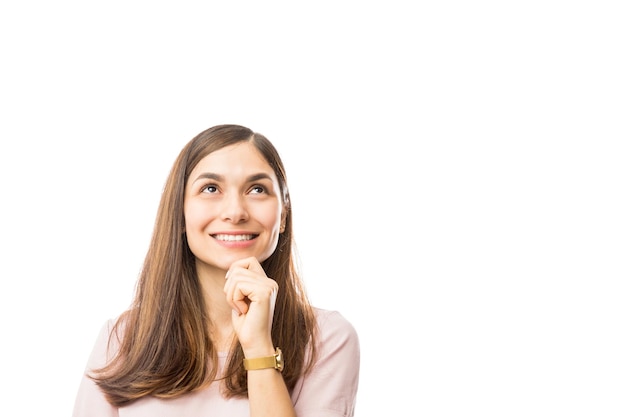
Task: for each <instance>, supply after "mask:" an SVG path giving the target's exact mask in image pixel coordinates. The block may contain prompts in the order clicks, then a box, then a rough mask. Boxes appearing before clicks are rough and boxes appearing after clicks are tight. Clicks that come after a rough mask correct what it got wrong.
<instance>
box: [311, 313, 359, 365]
mask: <svg viewBox="0 0 626 417" xmlns="http://www.w3.org/2000/svg"><path fill="white" fill-rule="evenodd" d="M313 311H314V313H315V317H316V320H317V327H318V334H317V336H318V337H317V339H318V340H317V342H318V346H319V347H320V348H321V350H323V351H326V352H328V353H330V352H332V351H335V350H347V351H350V352H352V353H353V354H358V351H359V337H358V334H357V331H356V329H355V328H354V326H353V325H352V323H351V322H350V321H349V320H348V319H346V318H345V317H344V316H343V315H342V314H341V313H340V312H339V311H336V310H326V309H321V308H316V307H314V308H313Z"/></svg>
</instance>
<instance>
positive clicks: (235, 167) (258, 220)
mask: <svg viewBox="0 0 626 417" xmlns="http://www.w3.org/2000/svg"><path fill="white" fill-rule="evenodd" d="M284 214H286V213H284V210H283V202H282V198H281V192H280V188H279V185H278V179H277V178H276V174H275V173H274V171H273V170H272V168H271V167H270V165H269V164H268V163H267V161H265V159H264V158H263V157H262V156H261V154H260V153H259V151H258V150H257V149H256V148H255V147H254V145H252V144H250V143H247V142H243V143H239V144H235V145H231V146H227V147H225V148H222V149H219V150H217V151H215V152H213V153H210V154H209V155H207V156H206V157H204V158H203V159H202V160H200V162H199V163H198V165H196V166H195V167H194V169H193V171H191V175H190V176H189V180H188V181H187V184H186V185H185V201H184V216H185V231H186V234H187V242H188V243H189V247H190V249H191V251H192V253H193V254H194V255H195V256H196V259H197V261H199V262H201V263H204V264H206V266H211V267H216V268H219V269H222V270H227V269H228V268H229V267H230V265H231V264H232V263H233V262H234V261H236V260H239V259H243V258H246V257H250V256H254V257H256V258H257V260H258V261H259V262H263V261H264V260H265V259H267V258H268V257H269V256H270V255H271V254H272V253H273V252H274V250H275V249H276V245H277V244H278V237H279V234H280V232H281V230H280V229H281V220H282V219H283V216H284Z"/></svg>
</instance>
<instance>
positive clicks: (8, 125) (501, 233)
mask: <svg viewBox="0 0 626 417" xmlns="http://www.w3.org/2000/svg"><path fill="white" fill-rule="evenodd" d="M212 3H213V4H212ZM216 3H217V2H185V1H181V2H169V3H166V2H136V1H123V2H122V1H112V2H89V1H80V2H79V1H73V2H72V1H66V0H62V1H54V2H53V1H50V2H44V1H38V2H36V1H32V2H3V4H2V5H1V6H0V47H1V50H0V53H1V55H2V64H1V65H0V72H1V78H0V117H1V122H0V141H1V144H0V192H1V195H2V204H1V208H0V210H1V216H0V240H1V243H2V255H1V256H2V258H1V261H0V278H1V279H0V285H1V293H0V294H1V295H0V301H1V303H0V308H1V311H0V313H1V320H2V322H1V323H0V324H1V325H2V342H1V347H0V349H1V352H0V353H1V354H0V360H1V361H2V363H0V365H1V366H0V369H2V381H3V383H2V384H3V388H2V390H0V396H1V397H2V398H1V400H2V401H1V407H2V408H3V409H5V410H6V409H9V410H10V409H12V407H17V408H16V409H15V410H14V411H12V412H10V413H8V412H6V411H2V412H0V413H1V414H3V415H11V416H35V415H54V416H67V415H70V414H71V410H72V405H73V401H74V396H75V392H76V389H77V387H78V382H79V380H80V376H81V373H82V371H83V367H84V365H85V362H86V360H87V356H88V354H89V352H90V350H91V346H92V344H93V342H94V341H95V337H96V334H97V332H98V330H99V328H100V326H101V324H102V323H103V322H104V320H106V319H108V318H109V317H112V316H114V315H117V314H118V313H119V312H121V310H123V309H124V308H126V307H127V306H128V304H129V303H130V300H131V297H132V293H133V289H134V283H135V279H136V277H137V275H138V272H139V268H140V266H141V262H142V260H143V256H144V252H145V250H146V248H147V244H148V241H149V238H150V234H151V231H152V224H153V221H154V215H155V211H156V207H157V204H158V200H159V197H160V192H161V187H162V186H163V183H164V181H165V177H166V176H167V173H168V171H169V169H170V167H171V164H172V162H173V161H174V159H175V157H176V155H177V154H178V152H179V150H180V149H181V148H182V146H183V145H184V144H185V143H186V142H187V141H188V140H190V139H191V138H192V137H193V136H194V135H195V134H197V133H199V132H200V131H201V130H204V129H206V128H207V127H209V126H212V125H214V124H218V123H238V124H243V125H246V126H248V127H250V128H252V129H254V130H256V131H259V132H261V133H263V134H265V135H266V136H268V137H269V138H270V139H271V140H272V141H273V142H274V143H275V145H276V146H277V147H278V149H279V151H280V152H281V154H282V156H283V158H284V160H285V164H286V166H287V170H288V176H289V181H290V187H291V193H292V198H293V206H294V221H295V233H296V239H297V242H298V245H299V250H300V255H301V260H302V262H301V263H302V268H303V272H304V278H305V281H306V284H307V287H308V289H309V292H310V296H311V299H312V300H313V302H314V304H316V305H318V306H320V307H324V308H330V309H337V310H339V311H341V312H342V313H343V314H344V316H346V317H347V318H348V319H349V320H350V321H352V323H353V324H354V325H355V327H356V328H357V331H358V332H359V335H360V340H361V348H362V367H361V381H360V390H359V397H358V403H357V415H359V416H377V417H378V416H381V415H389V416H391V415H411V416H433V417H434V416H468V415H471V416H474V415H476V416H507V417H508V416H603V417H608V416H622V417H623V416H624V415H625V414H626V404H625V401H624V390H625V389H626V382H625V381H626V379H625V376H624V375H626V360H625V355H624V352H625V351H626V338H625V335H624V325H625V324H626V320H625V317H626V307H625V303H624V297H625V295H626V294H625V291H624V279H625V277H626V276H625V274H624V272H625V265H624V255H625V249H626V237H625V236H626V234H625V232H626V222H625V217H624V213H625V212H626V197H625V185H626V184H625V182H626V181H625V178H626V169H625V167H624V166H625V157H626V153H625V152H624V150H623V148H622V145H623V144H624V140H625V133H626V129H625V126H624V123H625V116H626V101H625V100H626V98H625V97H626V83H625V77H624V74H626V60H625V50H626V49H625V47H626V45H625V44H626V30H625V25H624V21H625V18H626V16H625V14H624V12H623V11H622V10H621V9H619V8H618V4H619V3H620V2H618V1H614V2H609V1H601V0H600V1H567V2H566V1H550V0H548V1H525V2H502V1H500V2H498V1H476V2H462V1H430V2H399V1H385V2H371V1H364V2H356V1H352V2H345V1H344V2H342V1H333V2H330V1H328V2H326V1H322V2H312V3H307V4H301V3H297V2H282V3H280V2H250V3H242V2H238V1H233V2H228V5H227V6H224V5H220V6H217V5H216ZM222 3H223V4H226V3H227V2H222Z"/></svg>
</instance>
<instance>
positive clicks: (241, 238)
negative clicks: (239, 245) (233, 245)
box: [213, 234, 258, 242]
mask: <svg viewBox="0 0 626 417" xmlns="http://www.w3.org/2000/svg"><path fill="white" fill-rule="evenodd" d="M257 236H258V235H224V234H219V235H213V237H214V238H215V239H217V240H221V241H223V242H243V241H246V240H252V239H254V238H255V237H257Z"/></svg>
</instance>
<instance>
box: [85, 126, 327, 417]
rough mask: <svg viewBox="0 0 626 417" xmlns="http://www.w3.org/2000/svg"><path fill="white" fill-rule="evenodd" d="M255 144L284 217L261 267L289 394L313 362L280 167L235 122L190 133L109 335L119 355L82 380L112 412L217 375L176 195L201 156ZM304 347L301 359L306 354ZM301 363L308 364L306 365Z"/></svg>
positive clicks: (307, 308)
mask: <svg viewBox="0 0 626 417" xmlns="http://www.w3.org/2000/svg"><path fill="white" fill-rule="evenodd" d="M243 141H249V142H250V143H252V144H254V145H255V146H256V148H257V149H258V150H259V151H260V153H261V154H262V155H263V157H264V158H265V159H266V160H267V162H268V163H269V165H270V166H271V167H272V169H273V170H274V173H275V174H276V177H277V178H278V182H279V185H280V191H281V193H282V198H283V202H284V205H285V210H286V212H287V216H286V219H285V229H284V232H283V233H281V234H280V237H279V239H278V245H277V247H276V250H275V251H274V253H273V254H272V255H271V256H270V257H269V258H268V259H266V260H265V261H264V262H263V263H262V266H263V268H264V270H265V272H266V274H267V275H268V276H269V277H271V278H272V279H274V280H275V281H276V282H277V283H278V286H279V288H280V290H279V291H278V296H277V300H276V308H275V312H274V321H273V326H272V339H273V341H274V343H275V344H276V345H277V346H280V347H281V348H282V350H283V352H284V353H285V358H284V360H285V368H284V371H283V374H282V375H283V378H284V379H285V383H286V385H287V387H288V389H289V390H292V389H293V387H294V385H295V383H296V381H297V379H298V378H299V377H300V376H301V375H302V374H303V373H305V372H307V371H308V370H309V369H310V367H311V364H312V361H313V359H314V357H315V329H316V325H315V317H314V313H313V309H312V307H311V305H310V303H309V301H308V298H307V296H306V293H305V289H304V286H303V283H302V281H301V280H300V277H299V275H298V272H297V268H296V262H295V259H294V257H295V246H294V242H293V232H292V215H291V202H290V197H289V190H288V188H287V177H286V173H285V169H284V165H283V163H282V160H281V158H280V156H279V154H278V152H277V151H276V149H275V147H274V146H273V145H272V143H271V142H270V141H269V140H268V139H267V138H266V137H264V136H263V135H261V134H259V133H255V132H253V131H252V130H250V129H248V128H246V127H243V126H238V125H218V126H214V127H212V128H209V129H207V130H205V131H203V132H201V133H199V134H198V135H197V136H196V137H195V138H193V139H192V140H191V141H190V142H189V143H187V145H186V146H185V147H184V148H183V149H182V151H181V152H180V154H179V155H178V157H177V159H176V161H175V162H174V165H173V167H172V169H171V171H170V174H169V176H168V178H167V181H166V183H165V187H164V190H163V194H162V196H161V202H160V204H159V209H158V212H157V216H156V221H155V225H154V231H153V235H152V239H151V242H150V246H149V248H148V252H147V254H146V258H145V260H144V264H143V267H142V270H141V273H140V276H139V280H138V282H137V287H136V291H135V297H134V300H133V303H132V305H131V307H130V308H129V309H128V310H127V311H126V312H124V314H122V315H121V316H120V318H119V319H118V321H117V322H116V324H115V326H114V327H113V329H112V332H111V338H110V340H111V339H112V338H113V337H114V334H118V335H119V337H118V339H119V350H118V351H117V354H116V355H115V356H114V358H113V359H112V361H111V362H109V363H108V364H107V365H106V366H104V367H102V368H100V369H96V370H94V371H93V373H92V374H91V377H92V378H93V379H94V380H95V381H96V383H97V385H98V386H99V387H100V388H101V389H102V391H103V392H104V394H105V395H106V398H107V400H108V401H109V402H110V403H111V404H113V405H115V406H118V407H119V406H123V405H127V404H129V403H131V402H133V401H134V400H137V399H139V398H142V397H145V396H155V397H159V398H173V397H177V396H180V395H182V394H185V393H188V392H191V391H193V390H195V389H198V388H200V387H203V386H205V385H206V384H208V383H211V382H212V381H215V380H216V378H217V366H218V365H217V364H218V356H217V350H216V347H215V346H214V344H213V341H212V340H211V337H210V335H209V330H208V323H209V317H207V314H206V311H207V310H206V308H205V302H204V298H203V296H202V292H201V289H200V283H199V281H198V277H197V274H196V269H195V259H194V255H193V254H192V253H191V250H190V249H189V246H188V244H187V241H186V238H185V235H184V233H183V231H184V221H185V220H184V212H183V197H184V192H185V184H186V183H187V180H188V178H189V174H190V173H191V171H192V170H193V168H194V167H195V166H196V164H198V162H199V161H200V160H201V159H202V158H204V157H205V156H206V155H208V154H210V153H211V152H214V151H216V150H218V149H221V148H223V147H226V146H229V145H232V144H234V143H238V142H243ZM307 349H308V355H307ZM243 357H244V356H243V351H242V349H241V345H239V343H238V342H236V343H235V344H234V345H233V347H232V348H231V352H230V354H229V359H228V362H227V364H226V368H225V377H224V385H223V392H224V394H225V395H226V396H228V397H232V396H239V397H245V396H247V391H248V390H247V373H246V371H245V370H244V369H243ZM307 358H308V360H307Z"/></svg>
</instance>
